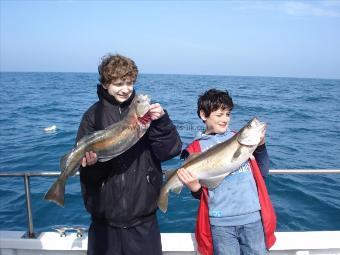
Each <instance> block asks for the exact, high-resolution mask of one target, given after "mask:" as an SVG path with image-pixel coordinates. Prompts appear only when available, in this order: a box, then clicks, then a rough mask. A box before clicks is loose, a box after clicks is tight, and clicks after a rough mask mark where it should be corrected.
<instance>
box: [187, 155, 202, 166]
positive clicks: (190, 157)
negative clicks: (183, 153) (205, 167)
mask: <svg viewBox="0 0 340 255" xmlns="http://www.w3.org/2000/svg"><path fill="white" fill-rule="evenodd" d="M199 155H201V153H192V154H190V155H189V156H188V157H187V158H186V159H185V161H184V162H183V165H184V164H187V163H189V162H190V161H192V160H193V159H195V158H197V157H198V156H199Z"/></svg>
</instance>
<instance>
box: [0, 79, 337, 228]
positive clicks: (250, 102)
mask: <svg viewBox="0 0 340 255" xmlns="http://www.w3.org/2000/svg"><path fill="white" fill-rule="evenodd" d="M0 75H1V76H0V86H1V92H0V106H1V107H0V172H29V171H32V172H48V171H52V172H55V171H59V161H60V158H61V156H62V155H64V154H65V153H67V152H68V151H70V150H71V149H72V147H73V145H74V143H75V136H76V132H77V129H78V126H79V122H80V120H81V118H82V114H83V113H84V112H85V111H86V110H87V109H88V107H89V106H90V105H92V104H93V103H94V102H96V100H97V94H96V86H97V84H98V75H97V74H96V73H37V72H35V73H7V72H2V73H0ZM135 88H136V91H137V92H138V93H144V94H148V95H150V97H151V98H152V100H153V102H158V103H160V104H161V105H162V106H163V107H164V108H165V109H166V110H167V111H168V113H169V115H170V118H171V119H172V121H173V122H174V124H175V125H176V127H177V129H178V132H179V134H180V136H181V139H182V141H183V146H184V147H185V146H186V145H188V143H190V142H191V141H192V140H193V138H194V137H195V135H196V134H197V132H201V131H202V130H203V123H202V122H201V121H200V119H199V118H198V116H197V113H196V104H197V98H198V95H199V94H201V93H203V92H204V91H206V90H208V89H210V88H216V89H221V90H228V91H229V93H230V94H231V96H232V98H233V101H234V104H235V107H234V109H233V111H232V115H231V116H232V117H231V123H230V128H231V129H233V130H238V129H240V128H241V127H242V126H243V125H244V124H245V123H246V122H247V121H248V120H250V119H251V118H252V117H254V116H256V117H258V118H259V119H260V120H262V121H265V122H266V123H267V124H268V128H267V135H266V145H267V150H268V153H269V156H270V168H271V169H311V170H314V169H340V80H331V79H307V78H279V77H241V76H212V75H211V76H209V75H168V74H167V75H160V74H140V75H139V77H138V80H137V83H136V84H135ZM53 126H55V127H53ZM51 127H52V128H51ZM46 128H50V129H51V130H50V131H46V130H45V129H46ZM181 163H182V162H181V160H180V159H179V158H178V157H176V158H174V159H171V160H169V161H167V162H164V163H162V168H163V170H167V169H174V168H177V167H179V166H180V165H181ZM55 179H56V177H31V178H30V184H31V185H30V191H31V203H32V211H33V224H34V231H35V232H41V231H48V230H52V229H53V228H55V227H58V226H84V227H88V226H89V222H90V217H89V214H88V213H87V212H86V210H85V209H84V205H83V200H82V197H81V194H80V185H79V176H75V177H71V178H69V180H68V182H67V185H66V198H65V199H66V201H65V207H64V208H62V207H59V206H57V205H56V204H54V203H51V202H47V201H44V200H43V199H42V198H43V196H44V194H45V192H46V191H47V190H48V188H49V187H50V185H51V184H52V183H53V182H54V181H55ZM266 183H267V187H268V190H269V193H270V197H271V199H272V202H273V205H274V208H275V211H276V214H277V218H278V226H277V231H321V230H340V174H317V175H315V174H313V175H292V174H286V175H269V176H268V177H267V179H266ZM169 199H170V201H169V208H168V212H167V213H165V214H164V213H162V212H160V211H158V212H157V215H158V218H159V222H160V228H161V231H162V232H193V231H194V225H195V217H196V211H197V206H198V201H197V200H195V199H194V198H192V197H191V195H190V192H189V191H188V190H187V189H184V190H183V191H182V193H181V194H180V195H177V194H171V195H170V198H169ZM240 203H242V201H240ZM0 229H1V230H27V211H26V201H25V190H24V181H23V178H22V177H0Z"/></svg>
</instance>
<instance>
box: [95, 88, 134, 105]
mask: <svg viewBox="0 0 340 255" xmlns="http://www.w3.org/2000/svg"><path fill="white" fill-rule="evenodd" d="M97 95H98V98H99V100H100V101H107V102H109V103H110V104H112V105H116V106H120V107H121V108H125V107H127V106H129V105H130V104H131V102H132V100H133V99H134V97H135V95H136V92H135V90H133V91H132V94H131V96H130V97H129V98H128V99H127V100H126V101H125V102H123V103H120V102H118V101H117V100H116V99H115V98H114V96H112V95H110V94H109V93H108V92H107V90H106V89H104V88H103V86H102V85H101V84H98V85H97Z"/></svg>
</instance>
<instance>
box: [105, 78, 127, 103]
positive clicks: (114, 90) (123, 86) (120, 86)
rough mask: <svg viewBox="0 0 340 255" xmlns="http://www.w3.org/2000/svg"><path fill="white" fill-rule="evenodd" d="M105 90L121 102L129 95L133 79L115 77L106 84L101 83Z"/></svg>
mask: <svg viewBox="0 0 340 255" xmlns="http://www.w3.org/2000/svg"><path fill="white" fill-rule="evenodd" d="M103 87H104V88H105V89H107V92H108V93H109V94H110V95H111V96H113V97H114V98H115V99H116V100H117V101H118V102H119V103H123V102H125V101H126V100H128V98H129V97H130V96H131V94H132V91H133V81H132V80H131V79H124V80H123V79H117V80H115V81H113V82H112V83H110V84H108V85H103Z"/></svg>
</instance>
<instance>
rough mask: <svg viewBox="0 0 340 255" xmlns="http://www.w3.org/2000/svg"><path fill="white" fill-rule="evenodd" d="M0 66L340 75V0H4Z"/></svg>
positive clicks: (38, 69) (0, 15)
mask: <svg viewBox="0 0 340 255" xmlns="http://www.w3.org/2000/svg"><path fill="white" fill-rule="evenodd" d="M0 36H1V37H0V71H18V72H25V71H34V72H97V66H98V64H99V63H100V61H101V57H102V56H103V55H105V54H107V53H119V54H122V55H125V56H127V57H130V58H132V59H133V60H135V62H136V64H137V65H138V68H139V70H140V72H141V73H152V74H195V75H236V76H272V77H306V78H330V79H340V1H316V0H311V1H279V0H277V1H109V0H107V1H89V0H87V1H80V0H78V1H75V0H73V1H71V0H69V1H62V0H60V1H59V0H54V1H48V0H46V1H44V0H36V1H28V0H26V1H25V0H21V1H19V0H17V1H16V0H0Z"/></svg>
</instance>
